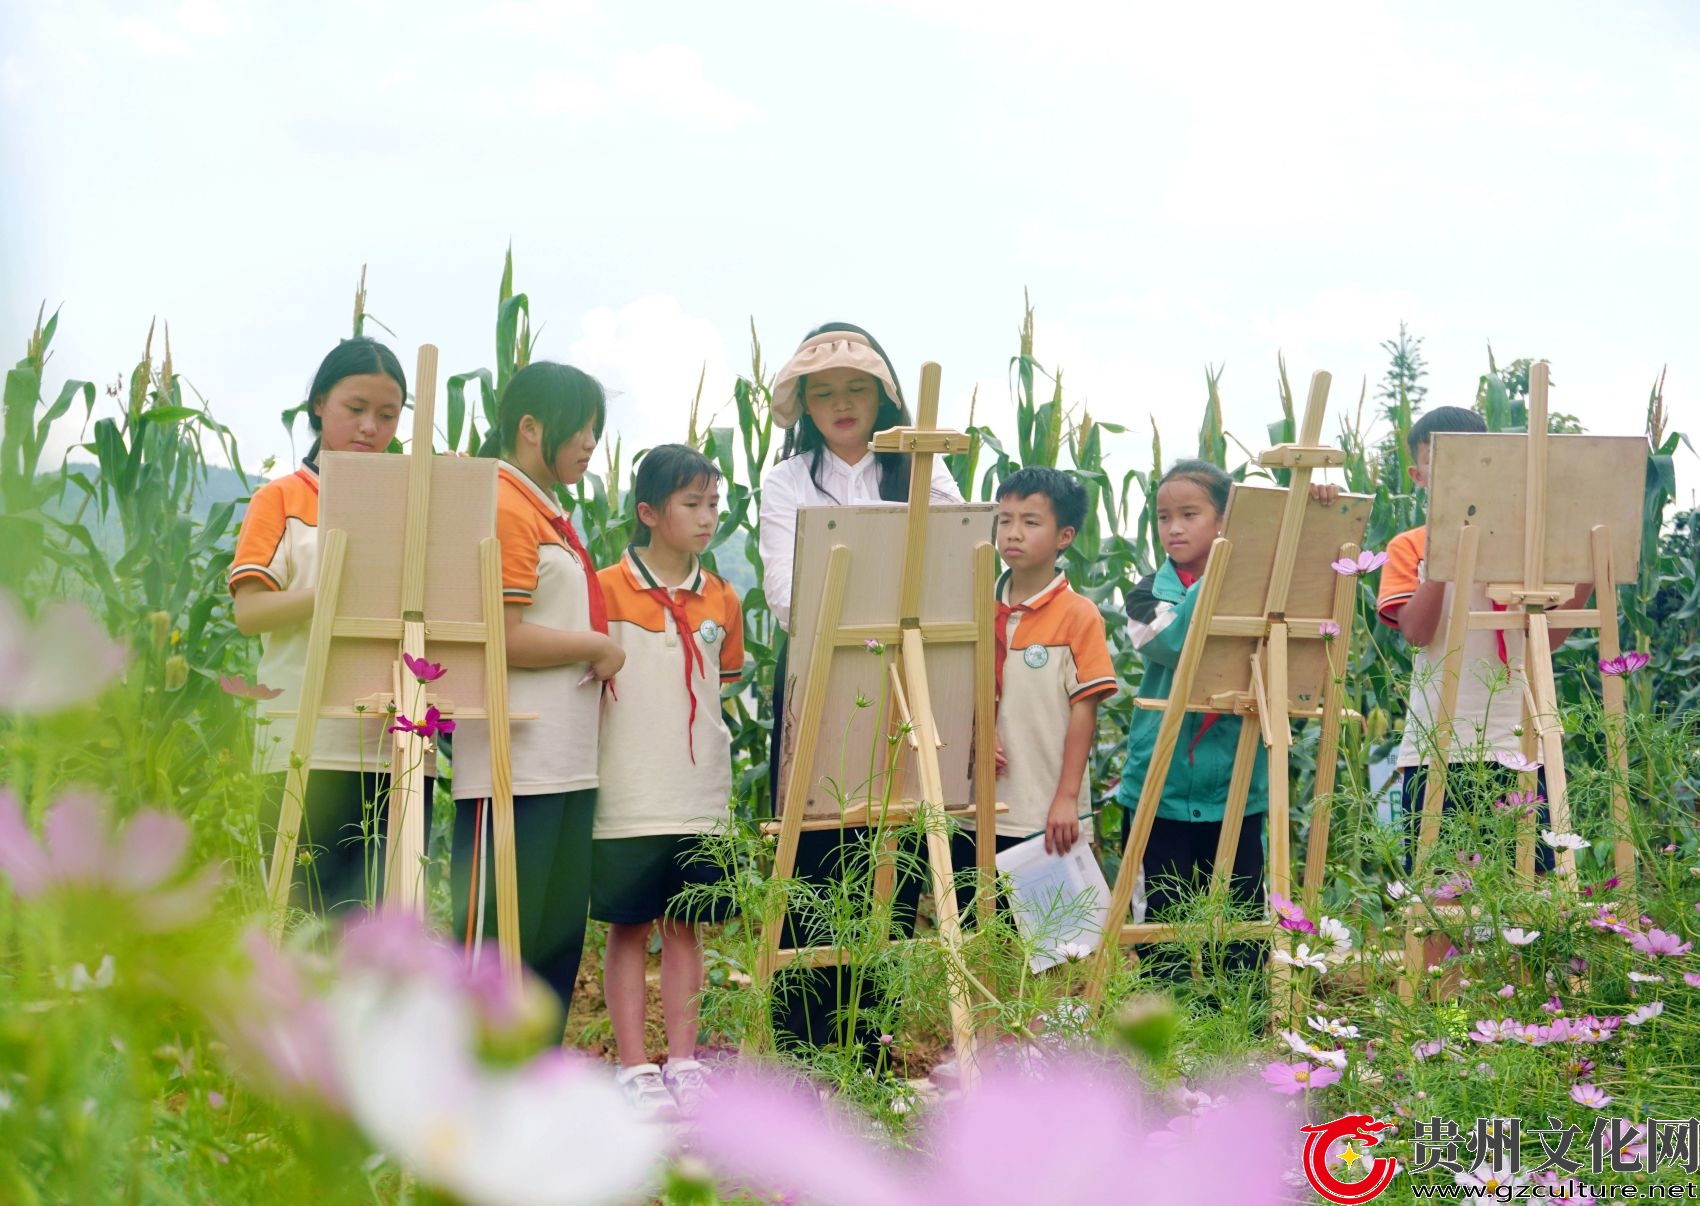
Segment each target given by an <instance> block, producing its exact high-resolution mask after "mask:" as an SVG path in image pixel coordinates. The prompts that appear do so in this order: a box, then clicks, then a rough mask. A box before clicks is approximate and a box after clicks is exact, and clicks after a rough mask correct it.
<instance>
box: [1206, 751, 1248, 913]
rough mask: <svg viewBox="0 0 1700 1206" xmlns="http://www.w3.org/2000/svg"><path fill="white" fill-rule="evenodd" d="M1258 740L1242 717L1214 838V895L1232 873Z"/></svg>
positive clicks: (1225, 883)
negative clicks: (1219, 831) (1224, 804)
mask: <svg viewBox="0 0 1700 1206" xmlns="http://www.w3.org/2000/svg"><path fill="white" fill-rule="evenodd" d="M1258 737H1259V734H1258V728H1257V726H1256V725H1254V724H1249V723H1247V722H1246V720H1245V719H1244V718H1242V719H1241V721H1240V740H1239V744H1238V745H1236V746H1235V747H1234V771H1233V774H1232V775H1230V776H1229V778H1228V801H1227V804H1226V806H1225V807H1224V808H1223V809H1222V832H1221V834H1220V835H1219V836H1218V837H1217V839H1216V865H1215V866H1214V867H1213V868H1212V869H1211V872H1210V887H1211V890H1212V891H1215V892H1221V891H1226V890H1227V887H1228V884H1229V881H1230V880H1231V878H1232V876H1233V873H1234V852H1235V851H1237V850H1238V849H1239V845H1240V830H1241V829H1242V828H1243V826H1244V824H1245V804H1246V797H1247V796H1249V795H1250V794H1251V776H1252V773H1253V772H1254V771H1255V770H1256V769H1257V744H1258Z"/></svg>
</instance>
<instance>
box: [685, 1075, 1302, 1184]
mask: <svg viewBox="0 0 1700 1206" xmlns="http://www.w3.org/2000/svg"><path fill="white" fill-rule="evenodd" d="M935 1109H936V1112H935V1113H934V1114H933V1115H932V1117H931V1118H930V1119H928V1120H927V1123H926V1126H927V1133H926V1136H925V1140H924V1141H923V1142H922V1143H920V1144H919V1145H918V1146H919V1148H920V1150H921V1151H922V1152H924V1153H926V1154H925V1155H901V1156H900V1155H899V1154H897V1153H896V1152H894V1151H891V1150H890V1149H888V1148H886V1147H884V1146H883V1145H879V1144H877V1143H874V1142H870V1141H869V1140H867V1139H866V1138H864V1136H866V1134H867V1126H866V1124H865V1123H864V1122H861V1121H859V1120H857V1119H854V1118H851V1117H849V1116H847V1115H845V1114H844V1113H842V1112H840V1111H839V1110H838V1109H836V1108H834V1107H833V1106H831V1105H830V1104H823V1103H822V1101H821V1100H820V1097H819V1094H818V1093H817V1092H815V1091H813V1090H812V1089H799V1088H795V1087H786V1086H782V1085H781V1084H779V1083H776V1082H775V1081H773V1080H770V1079H768V1078H767V1077H765V1076H763V1075H762V1074H761V1073H759V1072H754V1071H752V1072H740V1073H739V1074H738V1075H736V1076H734V1077H731V1078H729V1079H727V1080H723V1081H721V1082H720V1083H718V1084H716V1085H714V1086H712V1087H711V1088H710V1090H709V1097H708V1099H707V1100H706V1101H705V1103H704V1108H703V1109H702V1110H700V1111H699V1112H698V1114H697V1117H696V1124H695V1134H694V1137H693V1139H692V1146H693V1149H694V1150H695V1152H696V1153H697V1154H698V1155H699V1156H700V1157H701V1158H702V1159H703V1160H704V1161H706V1162H707V1163H708V1164H709V1165H710V1166H711V1167H712V1168H713V1169H714V1170H715V1171H716V1173H718V1174H719V1176H720V1177H721V1178H722V1179H723V1182H724V1184H725V1185H726V1187H727V1188H728V1189H730V1190H731V1191H732V1192H730V1193H726V1194H723V1195H722V1196H724V1197H731V1196H734V1195H736V1194H738V1193H744V1194H747V1195H748V1196H750V1197H752V1198H756V1199H757V1200H762V1201H772V1200H774V1195H775V1193H776V1192H777V1193H782V1194H783V1195H785V1196H784V1200H786V1201H807V1202H810V1203H813V1204H816V1206H865V1204H866V1203H869V1202H878V1203H880V1206H968V1204H969V1203H973V1204H974V1206H1028V1204H1029V1203H1035V1202H1105V1201H1119V1200H1123V1199H1125V1198H1126V1197H1127V1194H1128V1189H1129V1183H1128V1170H1129V1169H1130V1168H1137V1169H1138V1170H1139V1186H1140V1192H1141V1194H1142V1195H1148V1196H1149V1197H1150V1200H1152V1201H1182V1200H1185V1201H1211V1202H1234V1203H1246V1204H1248V1206H1275V1203H1277V1202H1280V1201H1283V1200H1284V1189H1283V1187H1282V1184H1281V1170H1282V1169H1283V1168H1285V1167H1287V1166H1288V1164H1290V1163H1291V1159H1292V1152H1293V1143H1292V1138H1291V1136H1292V1131H1291V1123H1290V1121H1287V1120H1285V1119H1284V1118H1283V1116H1282V1111H1280V1110H1278V1109H1276V1108H1274V1107H1273V1103H1270V1102H1268V1101H1267V1100H1266V1099H1264V1098H1262V1096H1261V1095H1251V1094H1245V1093H1240V1094H1237V1095H1235V1096H1234V1097H1233V1098H1232V1099H1230V1100H1228V1101H1227V1102H1226V1103H1224V1104H1222V1105H1221V1106H1220V1107H1219V1108H1215V1109H1211V1110H1208V1111H1206V1112H1204V1113H1203V1114H1201V1115H1200V1116H1199V1117H1197V1118H1196V1119H1189V1120H1188V1121H1187V1122H1186V1123H1185V1124H1183V1125H1181V1126H1176V1127H1171V1128H1168V1129H1164V1128H1163V1127H1162V1125H1161V1121H1160V1116H1159V1113H1158V1111H1157V1110H1156V1109H1155V1108H1154V1107H1152V1108H1147V1106H1146V1104H1145V1102H1144V1101H1143V1099H1142V1098H1141V1097H1140V1096H1139V1095H1138V1088H1137V1085H1136V1084H1134V1083H1133V1081H1132V1080H1130V1078H1129V1077H1128V1076H1127V1074H1126V1073H1125V1071H1122V1070H1119V1069H1115V1068H1111V1067H1107V1066H1102V1065H1094V1064H1087V1063H1084V1062H1079V1061H1076V1060H1072V1059H1059V1060H1053V1061H1047V1062H1046V1065H1045V1068H1044V1071H1043V1072H1042V1073H1039V1074H1037V1075H1023V1074H1021V1073H1020V1072H1019V1070H1018V1069H1015V1068H1011V1067H1002V1068H998V1069H994V1070H991V1071H988V1072H987V1073H986V1075H985V1077H984V1078H983V1079H982V1081H981V1083H980V1086H979V1088H978V1089H977V1090H976V1091H975V1092H974V1093H973V1094H971V1095H969V1096H967V1097H963V1098H960V1099H957V1100H953V1101H948V1102H945V1103H943V1104H941V1105H939V1106H937V1107H935ZM1164 1114H1165V1115H1166V1111H1165V1112H1164ZM1011 1118H1021V1119H1023V1122H1022V1126H1023V1128H1024V1140H1025V1141H1024V1142H1022V1143H1011V1142H1010V1141H1009V1130H1008V1127H1009V1120H1010V1119H1011ZM1141 1136H1148V1137H1146V1138H1143V1139H1142V1138H1140V1137H1141ZM1159 1136H1161V1138H1159ZM1029 1142H1030V1143H1031V1144H1032V1145H1033V1146H1029ZM1230 1148H1231V1149H1232V1150H1233V1152H1234V1154H1235V1157H1234V1159H1232V1160H1224V1159H1222V1158H1221V1153H1222V1152H1223V1151H1226V1150H1229V1149H1230ZM1035 1150H1045V1151H1067V1152H1068V1153H1069V1158H1068V1159H1066V1160H1060V1161H1049V1160H1035V1159H1033V1152H1034V1151H1035Z"/></svg>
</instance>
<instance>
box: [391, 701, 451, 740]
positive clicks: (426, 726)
mask: <svg viewBox="0 0 1700 1206" xmlns="http://www.w3.org/2000/svg"><path fill="white" fill-rule="evenodd" d="M386 731H387V732H391V733H418V734H419V735H420V736H421V737H423V738H424V739H425V740H426V741H430V740H432V739H433V738H435V737H436V736H437V735H438V734H439V733H452V732H454V731H455V722H454V721H452V720H449V719H447V718H446V717H444V716H443V714H442V713H441V712H439V711H438V710H437V706H436V705H435V704H432V705H430V706H429V707H427V708H426V709H425V719H424V720H421V721H419V722H418V723H414V722H413V721H411V720H409V719H408V718H407V717H405V716H400V715H398V716H397V717H396V718H395V723H394V724H392V725H390V727H389V728H388V729H387V730H386Z"/></svg>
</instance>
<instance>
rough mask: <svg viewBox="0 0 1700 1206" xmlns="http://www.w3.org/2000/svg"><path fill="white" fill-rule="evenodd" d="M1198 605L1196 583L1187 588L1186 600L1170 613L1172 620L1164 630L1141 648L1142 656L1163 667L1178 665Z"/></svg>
mask: <svg viewBox="0 0 1700 1206" xmlns="http://www.w3.org/2000/svg"><path fill="white" fill-rule="evenodd" d="M1197 603H1198V584H1197V583H1196V582H1195V583H1193V584H1192V585H1191V586H1189V587H1188V588H1187V592H1186V598H1184V599H1182V600H1181V601H1180V603H1178V604H1177V605H1176V606H1175V610H1174V611H1173V612H1171V613H1170V617H1171V618H1170V620H1169V622H1168V623H1167V624H1165V625H1164V626H1163V630H1162V631H1161V632H1159V633H1158V634H1157V635H1156V636H1154V637H1152V638H1151V639H1150V640H1149V641H1146V642H1145V644H1143V645H1141V646H1140V647H1139V653H1140V656H1141V657H1143V658H1145V660H1146V661H1149V662H1157V663H1158V664H1159V665H1163V666H1171V667H1172V666H1175V665H1178V664H1179V662H1180V660H1181V646H1182V645H1184V644H1186V630H1187V629H1188V628H1190V627H1192V613H1193V608H1194V607H1195V606H1196V605H1197Z"/></svg>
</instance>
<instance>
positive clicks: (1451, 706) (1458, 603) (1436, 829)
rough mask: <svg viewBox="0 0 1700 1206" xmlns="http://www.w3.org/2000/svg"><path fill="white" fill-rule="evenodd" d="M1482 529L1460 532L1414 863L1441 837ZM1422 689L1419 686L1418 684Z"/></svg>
mask: <svg viewBox="0 0 1700 1206" xmlns="http://www.w3.org/2000/svg"><path fill="white" fill-rule="evenodd" d="M1480 545H1481V532H1480V531H1479V530H1478V529H1476V528H1473V527H1471V528H1465V529H1464V530H1463V531H1461V532H1460V533H1459V534H1458V572H1457V575H1456V577H1455V580H1454V582H1453V587H1452V609H1451V611H1450V612H1449V613H1448V615H1447V619H1446V659H1445V662H1444V663H1443V669H1442V672H1441V689H1440V715H1438V716H1436V717H1435V721H1434V732H1433V733H1432V734H1430V742H1431V744H1432V745H1433V747H1434V748H1433V751H1432V752H1431V753H1430V755H1429V760H1428V763H1429V765H1428V774H1427V775H1426V776H1425V777H1424V780H1423V819H1422V828H1421V830H1420V831H1419V833H1418V836H1417V849H1416V854H1415V856H1414V858H1413V859H1412V866H1413V867H1414V868H1418V869H1420V868H1422V867H1424V866H1426V865H1427V861H1428V857H1429V855H1430V854H1431V853H1432V852H1433V850H1434V846H1435V843H1436V842H1438V841H1439V840H1440V818H1441V813H1442V810H1443V806H1444V805H1445V802H1446V768H1447V765H1448V758H1447V753H1448V751H1449V750H1450V749H1451V748H1452V724H1453V717H1455V716H1457V714H1458V684H1459V680H1460V679H1461V678H1462V677H1463V672H1464V641H1465V639H1466V637H1467V636H1468V635H1469V630H1470V592H1471V590H1472V587H1473V583H1474V581H1475V575H1476V550H1477V549H1478V548H1479V547H1480ZM1419 689H1420V686H1419Z"/></svg>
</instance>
